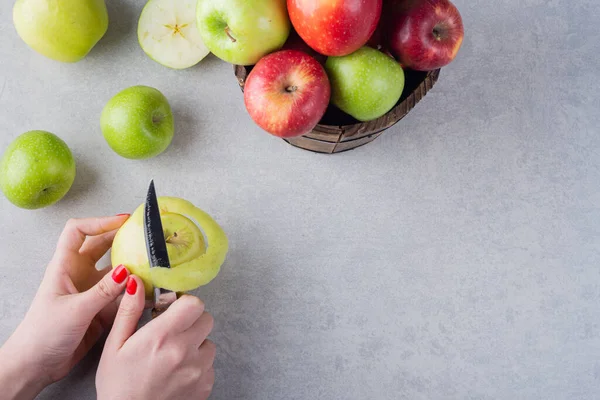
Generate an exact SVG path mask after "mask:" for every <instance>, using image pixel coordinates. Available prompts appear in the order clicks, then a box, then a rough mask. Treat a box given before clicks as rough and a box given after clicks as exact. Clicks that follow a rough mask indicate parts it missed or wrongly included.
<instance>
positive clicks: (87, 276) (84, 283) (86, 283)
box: [69, 266, 113, 293]
mask: <svg viewBox="0 0 600 400" xmlns="http://www.w3.org/2000/svg"><path fill="white" fill-rule="evenodd" d="M112 270H113V267H112V266H108V267H106V268H103V269H101V270H100V271H98V270H97V269H96V268H90V271H87V270H84V269H83V268H78V269H74V270H73V271H71V272H69V275H70V276H71V280H72V281H73V284H74V285H75V288H76V289H77V291H78V292H79V293H81V292H85V291H87V290H90V289H91V288H92V287H93V286H94V285H95V284H97V283H98V282H99V281H100V280H101V279H102V278H104V276H105V275H106V274H108V273H109V272H112Z"/></svg>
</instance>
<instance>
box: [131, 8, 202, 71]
mask: <svg viewBox="0 0 600 400" xmlns="http://www.w3.org/2000/svg"><path fill="white" fill-rule="evenodd" d="M196 3H197V0H149V1H148V3H146V5H145V6H144V9H143V11H142V14H141V15H140V19H139V21H138V41H139V42H140V46H141V47H142V50H144V52H145V53H146V54H147V55H148V57H150V58H151V59H153V60H154V61H156V62H157V63H159V64H161V65H164V66H166V67H169V68H173V69H185V68H189V67H192V66H194V65H196V64H198V63H199V62H200V61H202V59H204V57H206V56H207V55H208V54H209V53H210V51H209V50H208V48H207V47H206V46H205V45H204V42H203V41H202V38H201V37H200V33H199V32H198V28H197V27H196Z"/></svg>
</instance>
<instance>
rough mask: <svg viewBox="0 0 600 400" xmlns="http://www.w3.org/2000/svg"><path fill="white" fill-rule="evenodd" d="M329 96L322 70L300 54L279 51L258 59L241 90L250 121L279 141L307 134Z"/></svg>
mask: <svg viewBox="0 0 600 400" xmlns="http://www.w3.org/2000/svg"><path fill="white" fill-rule="evenodd" d="M330 95H331V85H330V83H329V78H328V77H327V73H326V72H325V69H324V68H323V66H322V65H321V64H320V63H319V62H318V61H317V60H316V59H315V58H314V57H311V56H309V55H308V54H307V53H305V52H303V51H299V50H280V51H277V52H275V53H271V54H269V55H267V56H265V57H263V58H261V59H260V61H259V62H258V63H257V64H256V65H255V66H254V68H253V69H252V71H251V72H250V74H249V75H248V79H247V80H246V83H245V87H244V103H245V105H246V109H247V110H248V113H249V114H250V117H251V118H252V119H253V120H254V122H255V123H256V124H257V125H258V126H260V127H261V128H262V129H264V130H265V131H267V132H268V133H270V134H272V135H274V136H278V137H282V138H287V137H294V136H300V135H304V134H306V133H308V132H310V131H311V130H312V129H313V128H314V127H315V126H316V125H317V124H318V123H319V121H320V120H321V118H322V117H323V115H324V114H325V111H326V110H327V106H328V105H329V100H330Z"/></svg>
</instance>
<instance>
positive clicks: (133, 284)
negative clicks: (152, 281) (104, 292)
mask: <svg viewBox="0 0 600 400" xmlns="http://www.w3.org/2000/svg"><path fill="white" fill-rule="evenodd" d="M136 290H137V281H136V280H135V279H132V278H129V280H128V281H127V294H130V295H134V294H135V292H136Z"/></svg>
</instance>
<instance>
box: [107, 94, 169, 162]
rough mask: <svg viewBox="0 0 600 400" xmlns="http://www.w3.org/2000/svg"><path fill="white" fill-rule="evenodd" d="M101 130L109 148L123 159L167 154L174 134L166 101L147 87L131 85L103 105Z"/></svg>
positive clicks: (139, 158)
mask: <svg viewBox="0 0 600 400" xmlns="http://www.w3.org/2000/svg"><path fill="white" fill-rule="evenodd" d="M100 128H101V129H102V134H103V135H104V139H106V142H107V143H108V145H109V146H110V148H111V149H112V150H113V151H114V152H115V153H117V154H118V155H120V156H121V157H125V158H129V159H134V160H141V159H147V158H152V157H155V156H157V155H159V154H160V153H162V152H163V151H165V150H166V149H167V148H168V147H169V145H170V144H171V141H172V140H173V136H174V133H175V126H174V122H173V113H172V110H171V106H170V105H169V102H168V100H167V98H166V97H165V96H164V95H163V94H162V93H161V92H160V91H159V90H158V89H155V88H152V87H148V86H142V85H140V86H132V87H129V88H127V89H125V90H123V91H121V92H119V93H118V94H116V95H115V96H114V97H113V98H112V99H110V101H109V102H108V103H107V104H106V105H105V106H104V109H103V110H102V114H101V116H100Z"/></svg>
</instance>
